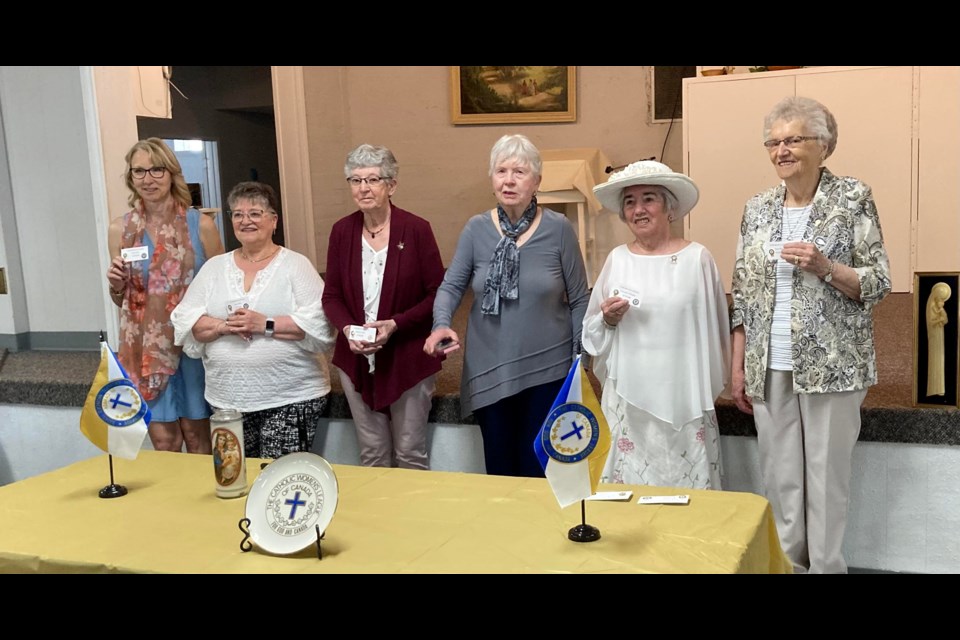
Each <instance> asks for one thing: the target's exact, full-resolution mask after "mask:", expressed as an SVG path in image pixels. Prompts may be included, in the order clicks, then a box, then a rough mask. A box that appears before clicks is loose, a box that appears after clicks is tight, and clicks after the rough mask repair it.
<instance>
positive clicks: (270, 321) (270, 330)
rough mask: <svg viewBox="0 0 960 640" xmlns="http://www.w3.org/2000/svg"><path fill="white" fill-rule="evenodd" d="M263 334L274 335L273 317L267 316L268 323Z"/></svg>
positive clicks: (270, 336)
mask: <svg viewBox="0 0 960 640" xmlns="http://www.w3.org/2000/svg"><path fill="white" fill-rule="evenodd" d="M263 335H265V336H267V337H268V338H272V337H273V318H267V325H266V327H264V329H263Z"/></svg>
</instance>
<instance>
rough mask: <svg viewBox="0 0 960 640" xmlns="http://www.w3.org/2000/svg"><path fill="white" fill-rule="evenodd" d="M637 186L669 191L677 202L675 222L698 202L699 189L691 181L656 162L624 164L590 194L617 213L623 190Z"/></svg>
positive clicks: (642, 161)
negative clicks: (661, 188)
mask: <svg viewBox="0 0 960 640" xmlns="http://www.w3.org/2000/svg"><path fill="white" fill-rule="evenodd" d="M637 184H653V185H659V186H661V187H663V188H665V189H669V191H670V193H672V194H673V195H674V196H675V197H676V198H677V201H678V202H679V205H678V208H677V210H676V211H675V212H674V215H675V219H676V218H682V217H683V216H685V215H687V214H688V213H690V210H691V209H693V207H694V205H696V204H697V200H699V199H700V190H699V189H697V185H695V184H694V183H693V180H691V179H690V178H688V177H687V176H685V175H683V174H682V173H676V172H675V171H674V170H673V169H671V168H670V167H668V166H667V165H665V164H663V163H662V162H656V161H655V160H640V161H639V162H634V163H633V164H629V165H627V166H626V167H624V168H623V169H621V170H620V171H617V172H615V173H613V174H611V175H610V179H609V180H607V181H606V182H604V183H603V184H598V185H597V186H595V187H594V188H593V193H594V194H595V195H596V196H597V200H599V201H600V204H602V205H603V206H604V207H605V208H607V209H609V210H610V211H616V212H617V213H619V212H620V205H621V203H622V202H623V190H624V189H626V188H627V187H632V186H634V185H637Z"/></svg>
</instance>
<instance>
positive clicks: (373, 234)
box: [363, 218, 390, 239]
mask: <svg viewBox="0 0 960 640" xmlns="http://www.w3.org/2000/svg"><path fill="white" fill-rule="evenodd" d="M388 224H390V218H387V219H386V220H385V221H384V223H383V224H382V225H380V228H379V229H377V230H376V231H374V230H373V229H370V228H369V227H367V223H366V222H364V223H363V230H364V231H366V232H367V233H369V234H370V238H371V239H375V238H376V237H377V234H378V233H380V232H381V231H383V230H384V229H386V228H387V225H388Z"/></svg>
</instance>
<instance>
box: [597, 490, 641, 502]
mask: <svg viewBox="0 0 960 640" xmlns="http://www.w3.org/2000/svg"><path fill="white" fill-rule="evenodd" d="M632 497H633V491H597V492H596V493H595V494H593V495H592V496H590V497H589V498H587V500H629V499H630V498H632Z"/></svg>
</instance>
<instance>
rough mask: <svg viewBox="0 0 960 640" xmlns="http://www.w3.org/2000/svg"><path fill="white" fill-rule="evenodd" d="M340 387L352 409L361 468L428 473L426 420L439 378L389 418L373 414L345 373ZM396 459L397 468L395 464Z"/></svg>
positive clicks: (416, 388) (418, 387) (411, 392)
mask: <svg viewBox="0 0 960 640" xmlns="http://www.w3.org/2000/svg"><path fill="white" fill-rule="evenodd" d="M337 372H338V373H339V374H340V384H341V385H343V393H344V395H345V396H346V397H347V404H349V405H350V413H351V414H352V415H353V422H354V424H355V425H356V427H357V440H358V441H359V443H360V464H362V465H363V466H365V467H392V466H398V467H402V468H404V469H427V468H429V467H428V466H427V419H428V417H429V416H430V407H431V404H432V401H433V391H434V389H435V388H436V386H437V376H436V375H432V376H430V377H428V378H424V379H423V380H421V381H420V382H418V383H417V384H415V385H413V386H412V387H411V388H409V389H407V390H406V391H404V392H403V395H401V396H400V397H399V398H397V400H396V402H394V403H393V404H391V405H390V409H389V412H390V415H389V416H388V415H386V414H384V413H381V412H379V411H374V410H373V409H371V408H370V407H368V406H367V403H366V402H364V401H363V396H361V395H360V394H359V393H357V390H356V389H354V388H353V383H352V382H351V381H350V378H349V377H348V376H347V374H345V373H344V372H343V371H340V370H339V369H337ZM394 458H396V461H395V462H396V464H394Z"/></svg>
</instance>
